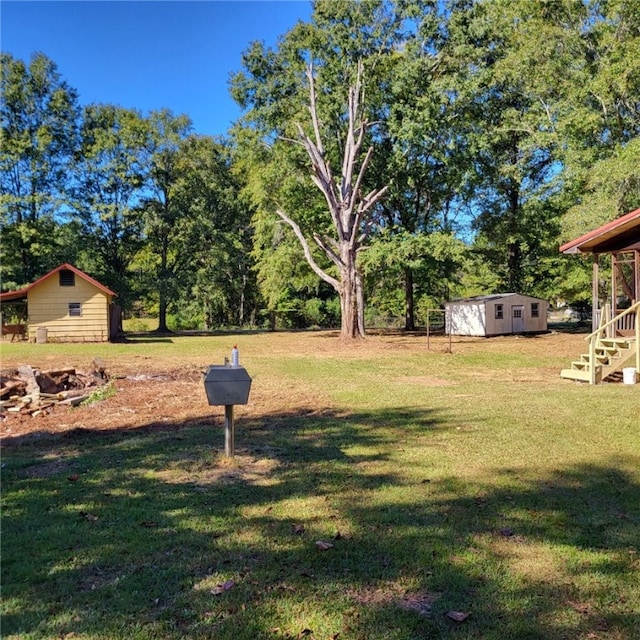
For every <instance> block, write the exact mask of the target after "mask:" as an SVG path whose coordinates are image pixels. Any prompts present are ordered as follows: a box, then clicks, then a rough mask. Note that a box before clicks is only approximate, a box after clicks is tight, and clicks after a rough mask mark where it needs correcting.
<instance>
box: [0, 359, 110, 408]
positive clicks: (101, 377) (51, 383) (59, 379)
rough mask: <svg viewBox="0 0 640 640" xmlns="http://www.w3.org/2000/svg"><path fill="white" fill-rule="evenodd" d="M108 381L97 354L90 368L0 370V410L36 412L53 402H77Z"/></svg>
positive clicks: (73, 404) (74, 403) (26, 366)
mask: <svg viewBox="0 0 640 640" xmlns="http://www.w3.org/2000/svg"><path fill="white" fill-rule="evenodd" d="M108 381H109V376H108V375H107V372H106V368H105V365H104V363H103V362H102V361H101V360H100V359H99V358H96V359H95V360H94V361H93V366H92V369H91V370H88V371H79V370H77V369H73V368H69V369H56V370H52V371H41V370H39V369H35V368H33V367H31V366H30V365H23V366H20V367H18V368H17V369H3V370H1V371H0V412H5V411H7V412H9V413H28V414H31V415H32V416H36V415H38V414H39V413H41V412H42V411H44V410H45V409H48V408H50V407H52V406H54V405H58V404H60V405H72V406H75V405H78V404H80V403H81V402H83V401H84V400H86V399H87V398H89V397H90V396H91V394H92V393H94V392H95V391H96V389H97V388H98V387H101V386H103V385H105V384H106V383H107V382H108Z"/></svg>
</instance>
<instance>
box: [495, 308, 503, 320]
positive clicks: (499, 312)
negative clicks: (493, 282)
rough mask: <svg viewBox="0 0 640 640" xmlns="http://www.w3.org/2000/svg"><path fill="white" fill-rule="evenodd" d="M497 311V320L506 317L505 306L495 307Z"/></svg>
mask: <svg viewBox="0 0 640 640" xmlns="http://www.w3.org/2000/svg"><path fill="white" fill-rule="evenodd" d="M495 309H496V320H502V318H503V317H504V310H503V306H502V305H501V304H497V305H496V306H495Z"/></svg>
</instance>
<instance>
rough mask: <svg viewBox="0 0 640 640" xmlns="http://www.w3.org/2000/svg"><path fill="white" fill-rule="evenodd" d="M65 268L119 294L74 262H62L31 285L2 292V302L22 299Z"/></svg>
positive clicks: (103, 289)
mask: <svg viewBox="0 0 640 640" xmlns="http://www.w3.org/2000/svg"><path fill="white" fill-rule="evenodd" d="M63 270H67V271H73V273H75V274H76V275H77V276H79V277H80V278H82V279H83V280H86V281H87V282H89V283H90V284H92V285H93V286H94V287H96V288H98V289H100V291H102V292H103V293H106V294H107V295H109V296H116V295H118V294H117V293H115V292H113V291H111V289H109V288H108V287H105V286H104V285H103V284H100V283H99V282H98V281H97V280H94V279H93V278H92V277H91V276H90V275H88V274H86V273H85V272H84V271H80V269H77V268H76V267H74V266H73V265H72V264H69V263H67V262H65V263H64V264H61V265H60V266H59V267H56V268H55V269H53V271H49V273H46V274H45V275H43V276H42V277H41V278H38V279H37V280H36V281H35V282H32V283H31V284H30V285H27V286H26V287H24V289H17V290H16V291H5V292H4V293H0V302H10V301H11V300H22V299H24V298H26V297H27V294H28V293H29V291H30V290H31V289H33V287H35V286H36V285H38V284H40V283H41V282H43V281H44V280H47V278H50V277H51V276H53V275H55V274H56V273H58V272H59V271H63Z"/></svg>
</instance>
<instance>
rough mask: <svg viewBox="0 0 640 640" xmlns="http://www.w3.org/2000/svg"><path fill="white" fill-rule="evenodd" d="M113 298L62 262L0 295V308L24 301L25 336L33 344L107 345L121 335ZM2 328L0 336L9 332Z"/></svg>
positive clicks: (99, 286) (94, 281) (105, 290)
mask: <svg viewBox="0 0 640 640" xmlns="http://www.w3.org/2000/svg"><path fill="white" fill-rule="evenodd" d="M116 295H117V294H116V293H114V292H113V291H111V289H109V288H108V287H106V286H104V285H103V284H101V283H100V282H98V281H97V280H94V279H93V278H92V277H91V276H90V275H88V274H86V273H85V272H84V271H81V270H80V269H78V268H76V267H74V266H73V265H71V264H68V263H65V264H61V265H60V266H59V267H57V268H55V269H53V271H50V272H49V273H47V274H45V275H43V276H42V277H41V278H38V279H37V280H36V281H35V282H32V283H31V284H30V285H28V286H27V287H24V288H23V289H19V290H17V291H6V292H4V293H0V305H2V306H5V305H7V304H9V303H15V302H19V301H23V302H26V309H27V315H26V317H27V327H26V329H25V331H24V333H25V334H26V335H27V336H28V338H29V339H30V340H32V341H34V342H107V341H109V340H115V339H116V338H117V337H118V336H119V335H121V333H122V321H121V310H120V307H119V306H118V305H116V304H114V302H113V300H114V298H115V297H116ZM5 329H6V326H5V325H3V335H4V334H5V333H10V331H9V330H8V329H7V330H6V331H5Z"/></svg>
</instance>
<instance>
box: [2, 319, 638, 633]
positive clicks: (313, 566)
mask: <svg viewBox="0 0 640 640" xmlns="http://www.w3.org/2000/svg"><path fill="white" fill-rule="evenodd" d="M236 340H237V341H238V342H239V346H240V348H241V361H242V363H243V364H244V365H245V366H246V367H247V370H248V371H249V373H250V374H251V375H252V377H253V387H252V393H251V398H250V404H249V405H247V407H242V408H240V407H239V408H238V410H237V413H236V415H237V425H236V456H235V458H234V459H233V460H228V459H226V458H225V457H224V456H223V455H222V454H223V452H224V436H223V431H222V429H220V428H219V425H220V416H219V414H220V412H219V411H217V408H208V407H206V408H205V407H203V406H202V400H201V398H200V397H201V396H202V397H203V396H204V391H203V389H202V383H201V382H200V381H195V382H193V384H192V387H189V389H191V392H192V394H193V397H194V398H198V399H197V400H192V402H193V408H192V410H191V413H189V412H188V411H187V413H186V414H185V412H184V411H183V410H182V409H181V411H180V416H181V417H180V418H179V419H178V418H175V419H171V418H167V417H166V416H165V417H164V418H162V421H160V419H159V418H158V419H157V420H151V419H150V420H148V422H147V423H145V424H136V425H135V426H131V425H128V426H127V424H125V423H126V421H127V420H128V419H129V418H128V417H127V415H128V414H126V413H125V412H124V409H123V408H122V407H121V405H117V404H115V403H117V402H118V394H117V393H116V394H115V395H114V396H112V397H108V398H106V399H105V400H103V401H101V402H97V403H95V404H94V405H92V407H90V409H86V408H85V409H81V410H82V411H85V414H82V415H83V416H91V415H93V416H95V420H96V421H98V420H99V419H100V418H101V417H102V416H106V415H108V414H111V415H116V413H117V412H119V411H122V412H123V413H122V415H123V418H122V428H117V425H116V427H114V428H109V429H103V428H102V429H92V425H91V423H90V422H88V420H89V419H90V418H89V419H88V418H86V417H83V422H82V426H81V427H78V426H76V427H75V428H70V429H68V430H60V431H55V432H51V431H46V430H44V429H42V430H37V429H36V430H32V431H31V433H29V434H25V435H23V436H19V435H18V436H14V437H6V438H4V443H3V444H4V451H3V455H2V592H3V599H2V637H3V638H7V639H9V638H11V639H17V638H20V639H35V638H52V639H53V638H73V640H89V639H91V640H98V639H104V640H107V639H108V640H112V639H113V640H115V639H120V638H121V639H123V640H124V639H125V638H126V639H135V640H142V639H145V640H146V639H152V638H153V639H165V638H166V639H171V640H173V639H176V640H177V639H181V638H190V639H196V640H200V639H202V640H204V639H210V638H215V639H216V640H225V639H228V640H256V639H261V638H265V639H266V638H269V639H273V640H278V639H283V640H284V639H293V638H306V639H315V640H336V639H338V638H339V639H340V640H356V639H363V640H369V639H371V640H378V639H379V640H392V639H393V640H409V639H412V640H413V639H422V638H424V639H435V638H455V639H456V640H462V639H471V638H477V639H480V638H481V639H483V640H485V639H486V640H508V639H513V640H526V639H567V640H594V639H610V640H637V639H638V638H640V631H639V630H640V556H639V555H638V543H639V541H640V385H635V386H631V385H623V384H605V385H599V386H596V387H589V386H587V385H580V384H575V383H571V382H568V381H563V380H561V379H560V378H559V375H558V373H559V370H560V369H561V368H562V367H563V366H566V365H567V364H568V362H569V361H570V360H571V359H572V358H574V357H575V356H576V355H577V354H578V353H579V352H580V350H581V349H583V348H584V347H583V343H582V339H581V336H579V335H578V336H577V335H562V334H549V335H546V336H538V337H535V338H517V337H506V338H496V339H484V340H471V339H466V340H456V341H454V344H453V345H452V353H448V352H447V351H448V346H447V343H446V341H444V340H442V339H436V340H433V342H432V349H431V350H427V349H426V347H425V344H426V340H425V338H424V336H407V337H403V336H398V335H377V336H372V337H371V338H369V339H368V340H367V341H365V343H364V344H358V345H355V346H351V347H341V345H340V343H339V342H338V341H337V339H336V338H335V337H334V334H330V333H326V332H310V333H276V334H265V333H256V334H252V335H240V336H237V337H234V336H193V337H171V338H167V339H165V340H162V341H158V340H155V339H152V338H149V339H146V338H143V337H140V338H137V339H136V340H134V341H132V342H130V343H126V344H121V345H55V344H51V345H49V344H48V345H32V344H3V345H2V355H3V366H5V367H6V366H9V365H12V364H17V363H20V362H29V363H31V364H33V365H34V366H42V367H44V368H46V367H47V366H54V365H57V364H61V363H63V362H64V363H71V364H74V363H82V362H86V360H87V358H90V357H94V356H96V355H98V356H101V357H103V358H105V360H106V361H107V362H108V363H109V364H110V370H111V371H112V372H113V373H116V374H122V375H124V374H128V373H135V372H140V371H149V372H153V371H156V372H158V371H163V370H168V369H172V368H180V367H183V368H185V367H192V368H194V369H202V368H203V367H204V366H206V364H209V363H211V362H221V360H222V357H224V355H228V350H229V348H230V346H231V345H232V344H233V342H235V341H236ZM161 388H162V389H164V387H160V386H157V387H154V386H152V385H151V384H150V385H149V387H148V389H149V394H153V393H156V391H155V390H156V389H161ZM122 393H124V391H123V392H122ZM184 395H185V394H184V393H182V392H181V393H180V398H178V396H177V395H176V398H175V402H176V403H177V402H178V401H182V400H184ZM129 410H130V411H134V410H135V407H129ZM88 411H90V412H92V413H88ZM207 412H209V414H211V415H212V416H213V415H214V414H215V416H214V417H207ZM73 415H74V414H73V412H71V416H72V417H71V418H69V417H68V416H66V415H65V418H64V420H65V421H66V422H70V421H72V420H73ZM117 415H120V414H119V413H117ZM34 420H37V418H34ZM213 423H215V424H213ZM125 427H126V428H125ZM318 542H322V543H327V544H320V545H319V544H318ZM329 545H331V546H329Z"/></svg>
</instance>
